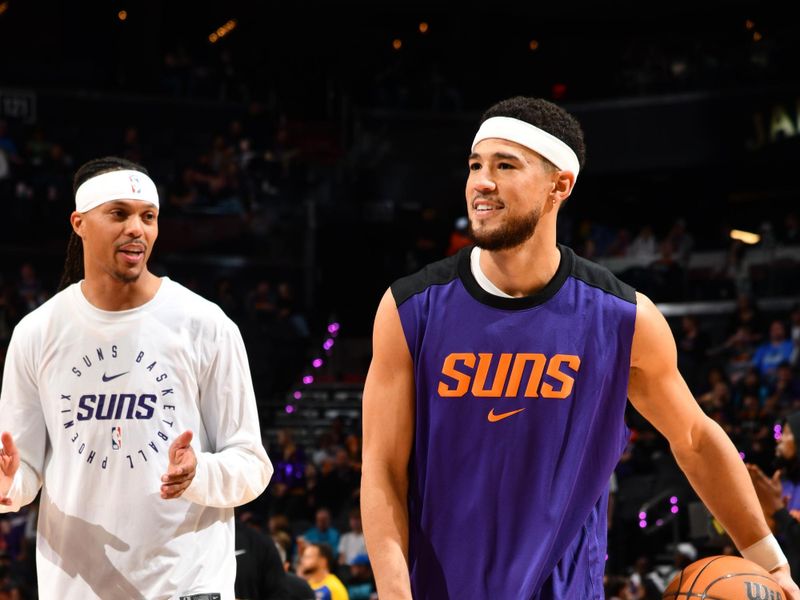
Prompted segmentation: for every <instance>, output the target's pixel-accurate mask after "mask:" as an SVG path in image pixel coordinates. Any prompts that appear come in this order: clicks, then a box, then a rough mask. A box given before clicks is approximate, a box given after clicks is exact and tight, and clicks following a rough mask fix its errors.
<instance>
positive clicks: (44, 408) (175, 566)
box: [0, 277, 272, 600]
mask: <svg viewBox="0 0 800 600" xmlns="http://www.w3.org/2000/svg"><path fill="white" fill-rule="evenodd" d="M187 429H188V430H191V431H192V432H193V433H194V439H193V440H192V447H193V448H194V450H195V453H196V455H197V460H198V465H197V473H196V476H195V478H194V480H193V482H192V484H191V485H190V486H189V488H188V489H187V490H186V491H185V492H184V494H183V495H182V497H181V498H178V499H173V500H163V499H162V498H161V496H160V486H161V475H163V474H164V473H165V472H166V471H167V466H168V449H169V446H170V444H171V443H172V441H173V440H174V439H175V437H176V436H177V435H179V434H180V433H182V432H183V431H185V430H187ZM0 431H8V432H10V433H11V434H12V435H13V436H14V440H15V442H16V444H17V446H18V448H19V452H20V458H21V463H20V468H19V470H18V471H17V474H16V476H15V478H14V481H13V484H12V487H11V490H10V492H9V494H8V495H9V496H10V497H11V499H12V502H13V505H12V506H10V507H0V511H2V512H8V511H16V510H19V508H20V507H21V506H23V505H25V504H27V503H29V502H31V501H32V500H33V499H34V498H35V496H36V493H37V492H38V490H39V488H40V487H41V488H42V496H41V500H40V503H41V505H40V511H39V527H38V533H37V548H36V558H37V568H38V578H39V595H40V597H41V598H42V599H43V600H48V599H51V598H52V599H55V598H58V599H67V600H71V599H75V600H79V599H80V600H86V599H88V598H101V599H103V600H111V599H120V600H127V599H137V600H139V599H146V600H155V599H170V600H178V599H179V598H181V599H182V598H184V597H189V596H192V595H194V594H219V598H220V599H221V600H233V598H234V596H233V583H234V578H235V574H236V560H235V558H234V523H233V507H234V506H237V505H240V504H244V503H245V502H249V501H250V500H253V499H254V498H256V497H257V496H258V495H259V494H260V493H261V492H262V491H263V490H264V489H265V488H266V486H267V483H268V482H269V478H270V477H271V475H272V465H271V463H270V461H269V458H268V457H267V454H266V452H265V450H264V447H263V445H262V442H261V434H260V429H259V424H258V414H257V411H256V403H255V395H254V392H253V387H252V382H251V378H250V370H249V367H248V362H247V356H246V353H245V349H244V344H243V342H242V339H241V335H240V334H239V330H238V329H237V328H236V325H235V324H234V323H233V322H232V321H231V320H230V319H228V318H227V317H226V316H225V315H224V313H223V312H222V310H220V308H219V307H217V306H216V305H215V304H213V303H211V302H208V301H206V300H204V299H203V298H201V297H200V296H198V295H196V294H194V293H193V292H191V291H189V290H187V289H186V288H184V287H183V286H181V285H179V284H177V283H175V282H173V281H171V280H169V279H168V278H166V277H165V278H163V279H162V283H161V286H160V288H159V290H158V292H157V293H156V295H155V296H154V297H153V299H152V300H150V301H149V302H147V303H146V304H144V305H142V306H140V307H137V308H135V309H131V310H125V311H116V312H109V311H104V310H100V309H98V308H96V307H94V306H92V305H91V304H90V303H89V302H88V301H87V300H86V298H85V297H84V296H83V293H82V292H81V289H80V284H75V285H72V286H70V287H69V288H67V289H66V290H64V291H63V292H61V293H59V294H57V295H56V296H54V297H53V298H52V299H50V300H49V301H48V302H46V303H45V304H44V305H42V306H41V307H39V308H38V309H37V310H35V311H33V312H32V313H30V314H29V315H28V316H26V317H25V318H24V319H23V320H22V321H21V322H20V323H19V325H17V327H16V329H15V330H14V333H13V336H12V339H11V343H10V345H9V349H8V354H7V358H6V365H5V371H4V373H3V387H2V394H0ZM209 597H212V596H209Z"/></svg>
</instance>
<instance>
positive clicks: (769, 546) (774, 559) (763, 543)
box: [741, 533, 789, 572]
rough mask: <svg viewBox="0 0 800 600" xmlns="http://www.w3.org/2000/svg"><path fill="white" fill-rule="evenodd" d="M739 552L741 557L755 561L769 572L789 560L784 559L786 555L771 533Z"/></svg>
mask: <svg viewBox="0 0 800 600" xmlns="http://www.w3.org/2000/svg"><path fill="white" fill-rule="evenodd" d="M741 552H742V557H743V558H746V559H747V560H749V561H750V562H754V563H756V564H757V565H758V566H760V567H763V568H765V569H766V570H767V571H770V572H772V571H774V570H775V569H777V568H778V567H780V566H781V565H785V564H787V563H788V562H789V561H788V560H786V555H785V554H784V553H783V550H781V546H780V544H778V540H776V539H775V536H774V535H772V534H771V533H770V534H769V535H768V536H767V537H765V538H762V539H760V540H758V541H757V542H756V543H755V544H753V545H752V546H748V547H747V548H745V549H744V550H742V551H741Z"/></svg>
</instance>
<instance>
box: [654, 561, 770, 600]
mask: <svg viewBox="0 0 800 600" xmlns="http://www.w3.org/2000/svg"><path fill="white" fill-rule="evenodd" d="M662 598H664V600H690V599H696V600H756V599H759V600H761V599H763V600H781V599H782V598H783V592H782V591H781V588H780V586H779V585H778V584H777V583H775V580H774V579H773V578H772V576H770V574H769V573H768V572H767V571H766V570H764V569H763V568H761V567H759V566H758V565H757V564H755V563H752V562H750V561H749V560H745V559H744V558H740V557H738V556H709V557H708V558H703V559H700V560H698V561H695V562H693V563H692V564H690V565H689V566H688V567H686V568H685V569H684V570H683V571H681V572H680V573H679V574H678V575H677V576H676V577H675V579H673V580H672V582H671V583H670V584H669V586H668V587H667V589H666V591H665V592H664V595H663V596H662Z"/></svg>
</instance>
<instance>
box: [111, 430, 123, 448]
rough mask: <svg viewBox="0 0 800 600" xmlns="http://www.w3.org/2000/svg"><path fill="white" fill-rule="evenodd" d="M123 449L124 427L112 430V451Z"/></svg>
mask: <svg viewBox="0 0 800 600" xmlns="http://www.w3.org/2000/svg"><path fill="white" fill-rule="evenodd" d="M120 448H122V427H112V428H111V449H112V450H119V449H120Z"/></svg>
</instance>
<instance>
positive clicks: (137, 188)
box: [128, 175, 142, 194]
mask: <svg viewBox="0 0 800 600" xmlns="http://www.w3.org/2000/svg"><path fill="white" fill-rule="evenodd" d="M128 179H129V180H130V182H131V191H132V192H133V193H134V194H141V193H142V184H141V182H140V181H139V176H138V175H128Z"/></svg>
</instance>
